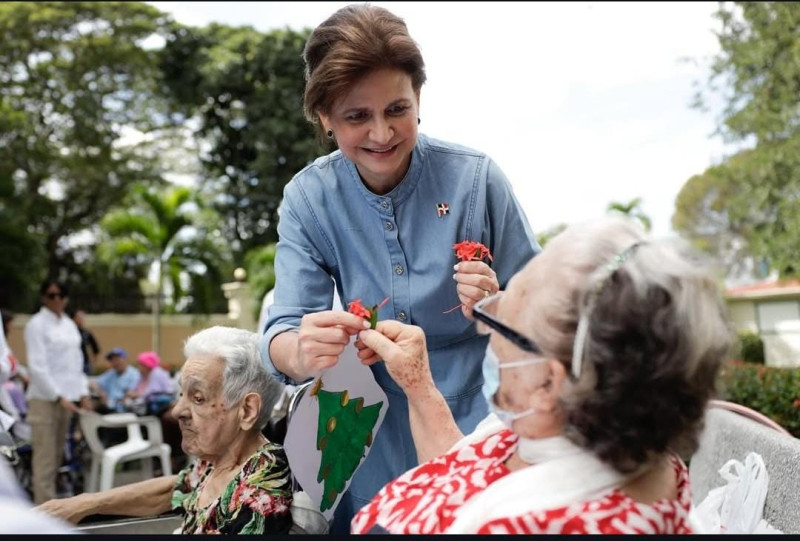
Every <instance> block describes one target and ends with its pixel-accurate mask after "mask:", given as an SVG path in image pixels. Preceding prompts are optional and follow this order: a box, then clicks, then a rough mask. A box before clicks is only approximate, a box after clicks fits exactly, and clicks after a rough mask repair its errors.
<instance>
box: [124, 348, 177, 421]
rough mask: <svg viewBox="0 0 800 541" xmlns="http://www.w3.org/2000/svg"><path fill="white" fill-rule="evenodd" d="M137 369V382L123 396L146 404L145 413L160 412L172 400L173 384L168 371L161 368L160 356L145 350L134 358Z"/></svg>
mask: <svg viewBox="0 0 800 541" xmlns="http://www.w3.org/2000/svg"><path fill="white" fill-rule="evenodd" d="M136 360H137V361H138V362H137V364H136V368H138V369H139V375H140V378H139V383H137V384H136V386H135V387H134V388H133V389H130V390H129V391H128V392H127V393H126V394H125V397H126V398H128V399H131V400H134V401H140V402H142V403H143V404H145V406H146V408H145V409H146V413H148V414H160V413H162V412H163V411H164V410H165V409H167V408H168V407H169V405H170V404H171V403H172V402H173V401H174V398H175V385H174V382H173V381H172V376H170V374H169V372H167V371H166V370H164V369H163V368H161V366H160V365H161V358H160V357H159V356H158V353H156V352H155V351H145V352H143V353H140V354H139V356H138V357H137V358H136Z"/></svg>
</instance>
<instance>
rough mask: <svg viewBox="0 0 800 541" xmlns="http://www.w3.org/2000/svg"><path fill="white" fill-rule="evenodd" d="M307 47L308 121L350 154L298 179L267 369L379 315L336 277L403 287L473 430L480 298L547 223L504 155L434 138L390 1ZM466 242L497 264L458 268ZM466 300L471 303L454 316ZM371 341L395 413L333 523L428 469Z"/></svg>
mask: <svg viewBox="0 0 800 541" xmlns="http://www.w3.org/2000/svg"><path fill="white" fill-rule="evenodd" d="M303 58H304V60H305V63H306V91H305V103H304V107H305V112H306V117H307V118H308V119H309V120H310V121H311V122H312V123H314V124H315V125H316V126H317V127H318V129H319V130H320V132H321V135H323V136H326V137H327V138H329V139H331V140H335V142H336V143H337V145H338V147H339V150H337V151H335V152H333V153H331V154H329V155H327V156H323V157H321V158H318V159H317V160H316V161H314V162H313V163H312V164H310V165H309V166H307V167H306V168H304V169H303V170H302V171H300V172H299V173H298V174H297V175H296V176H295V177H294V178H293V179H292V181H291V182H289V183H288V184H287V186H286V188H285V190H284V194H283V202H282V204H281V209H280V222H279V224H278V234H279V239H280V240H279V242H278V248H277V255H276V258H275V273H276V285H275V302H274V304H273V306H272V307H271V308H270V313H269V319H268V321H267V324H266V328H265V334H264V336H263V338H262V343H261V351H262V357H263V359H264V361H265V364H266V365H267V367H268V369H269V370H271V371H272V372H273V373H274V374H275V375H277V376H278V377H280V378H283V381H285V382H286V383H290V384H297V383H301V382H303V381H306V380H308V379H309V378H311V377H313V376H315V375H317V374H319V373H320V371H321V370H323V369H325V368H329V367H330V366H332V365H333V364H335V363H336V362H337V360H338V356H339V354H340V353H341V352H342V351H343V350H344V348H345V346H346V345H347V343H348V342H349V340H350V337H351V335H353V334H356V333H357V332H358V331H359V330H361V329H362V328H363V325H364V321H363V320H362V319H361V318H360V317H358V316H356V315H354V314H350V313H348V312H345V311H341V310H339V311H332V310H331V302H332V296H333V289H334V283H335V287H336V288H337V289H338V294H339V297H340V298H341V299H342V301H343V303H344V304H345V305H346V304H347V303H348V302H350V301H352V300H354V299H357V298H360V299H362V300H363V302H364V304H365V305H371V304H377V303H378V302H380V301H381V300H382V299H384V298H385V297H389V302H388V303H387V304H386V306H384V307H383V308H381V310H380V312H379V318H380V319H386V318H394V319H397V320H399V321H402V322H405V323H413V324H415V325H418V326H420V327H422V328H423V329H424V330H425V336H426V341H427V348H428V352H429V355H430V364H431V371H432V373H433V378H434V381H435V382H436V386H437V388H438V389H439V390H440V391H441V392H442V394H443V395H444V396H445V398H446V400H447V403H448V405H449V407H450V408H451V410H452V412H453V416H454V417H455V419H456V422H457V423H458V425H459V428H460V429H461V430H462V431H465V432H468V431H471V430H472V429H473V428H474V427H475V425H476V424H477V422H478V421H479V420H480V419H482V418H483V417H485V416H486V413H487V408H486V403H485V401H484V400H483V397H482V395H481V393H480V389H481V384H482V382H483V378H482V375H481V364H482V360H483V356H484V352H485V350H486V337H485V336H480V335H478V334H477V333H476V330H475V324H474V322H473V320H472V306H473V305H474V304H475V302H477V301H479V300H481V299H483V298H484V297H485V296H487V295H489V294H492V293H495V292H496V291H498V290H499V289H502V288H503V287H504V286H505V285H506V283H507V281H508V280H509V278H510V277H511V276H512V275H513V274H514V273H515V272H517V271H518V270H519V269H521V268H522V267H523V266H524V265H525V263H526V262H527V261H528V260H529V259H530V258H531V257H532V256H534V255H535V254H536V253H538V252H539V246H538V244H537V243H536V240H535V237H534V235H533V232H532V231H531V228H530V226H529V225H528V222H527V219H526V218H525V215H524V213H523V211H522V208H521V207H520V206H519V203H518V202H517V200H516V198H515V197H514V194H513V193H512V189H511V186H510V184H509V182H508V180H507V179H506V177H505V175H503V173H502V171H501V170H500V168H499V167H498V166H497V165H496V164H495V163H494V162H493V161H492V160H491V159H490V158H489V157H487V156H486V155H485V154H483V153H481V152H477V151H474V150H471V149H468V148H465V147H462V146H459V145H455V144H452V143H446V142H443V141H438V140H435V139H432V138H430V137H426V136H425V135H422V134H419V133H418V131H417V129H418V128H417V127H418V124H419V115H418V111H419V97H420V89H421V87H422V84H423V83H424V82H425V68H424V63H423V60H422V55H421V54H420V52H419V49H418V48H417V46H416V44H415V43H414V41H413V40H412V39H411V37H410V36H409V35H408V30H407V28H406V25H405V23H404V22H403V20H402V19H400V18H399V17H397V16H395V15H393V14H392V13H391V12H389V11H387V10H386V9H384V8H380V7H376V6H369V5H350V6H347V7H345V8H342V9H340V10H339V11H337V12H336V13H334V14H333V15H332V16H331V17H330V18H329V19H328V20H326V21H325V22H323V23H322V24H321V25H320V26H319V27H317V28H316V29H315V30H314V31H313V32H312V34H311V35H310V37H309V39H308V42H307V43H306V47H305V51H304V54H303ZM463 240H471V241H478V242H481V243H483V244H484V245H485V246H486V247H488V248H489V250H490V251H491V253H492V255H493V257H494V260H493V262H492V266H491V267H490V266H489V265H488V264H487V263H485V262H483V261H468V262H461V263H459V264H458V265H457V266H456V269H455V274H453V272H452V271H451V270H450V269H451V268H453V264H454V263H455V262H456V259H455V257H454V255H453V244H455V243H458V242H461V241H463ZM459 303H461V304H462V307H461V310H460V311H453V312H450V313H445V312H447V311H448V310H449V309H450V308H453V307H454V306H457V305H458V304H459ZM286 331H293V332H286ZM356 345H357V346H358V347H359V349H360V352H359V357H360V358H361V359H362V360H363V361H364V362H365V363H366V364H370V365H371V366H372V370H373V373H374V374H375V378H376V380H377V382H378V383H379V384H380V385H381V387H382V388H383V389H384V391H385V392H386V394H387V397H388V399H389V408H388V410H387V413H386V417H385V419H384V421H383V424H382V426H381V429H380V431H379V432H378V434H377V437H376V439H375V441H374V443H373V448H372V450H371V451H370V454H369V455H368V457H367V459H366V460H365V461H364V463H363V464H362V465H361V467H360V468H359V469H358V471H357V472H356V473H355V475H354V477H353V479H352V483H351V485H350V487H349V489H348V491H347V492H346V493H345V494H344V495H343V496H342V500H341V501H340V503H339V505H338V507H337V509H336V514H335V517H334V523H333V527H332V530H331V531H332V532H333V533H345V532H349V525H350V524H349V523H350V519H351V518H352V516H353V515H354V514H355V512H356V511H358V509H360V508H361V507H362V506H363V505H366V504H367V503H369V501H370V500H371V498H372V497H373V496H374V495H375V494H376V493H377V492H378V490H379V489H380V488H381V487H382V486H383V485H384V484H386V483H387V482H388V481H390V480H392V479H394V478H395V477H397V476H398V475H400V474H401V473H403V472H404V471H406V470H408V469H410V468H412V467H414V466H416V465H417V456H416V452H415V448H414V443H413V440H412V438H411V434H410V428H409V421H408V402H407V400H406V398H405V396H404V394H403V392H402V390H401V389H400V388H399V387H398V386H397V385H396V384H395V383H394V382H393V381H392V379H391V378H390V377H389V376H388V374H387V372H386V369H385V367H384V366H383V363H376V361H378V360H379V359H378V357H377V355H375V353H374V352H373V351H372V350H370V349H368V348H366V347H365V346H364V345H363V344H361V343H360V342H357V343H356ZM373 363H376V364H373Z"/></svg>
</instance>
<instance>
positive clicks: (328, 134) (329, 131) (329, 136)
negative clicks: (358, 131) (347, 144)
mask: <svg viewBox="0 0 800 541" xmlns="http://www.w3.org/2000/svg"><path fill="white" fill-rule="evenodd" d="M325 135H327V136H328V139H333V130H328V131H327V132H325Z"/></svg>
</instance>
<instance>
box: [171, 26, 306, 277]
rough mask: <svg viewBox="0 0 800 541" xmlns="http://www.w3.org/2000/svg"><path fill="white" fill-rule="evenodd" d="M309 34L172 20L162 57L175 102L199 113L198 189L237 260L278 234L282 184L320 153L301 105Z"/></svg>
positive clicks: (189, 113) (195, 115) (188, 111)
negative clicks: (209, 198) (203, 149)
mask: <svg viewBox="0 0 800 541" xmlns="http://www.w3.org/2000/svg"><path fill="white" fill-rule="evenodd" d="M307 36H308V31H303V32H294V31H292V30H289V29H285V30H275V31H272V32H270V33H267V34H262V33H260V32H258V31H256V30H254V29H252V28H250V27H240V28H233V27H229V26H225V25H219V24H211V25H209V26H208V27H204V28H191V27H184V26H177V27H176V28H175V30H174V31H173V32H172V34H171V35H170V37H169V38H168V41H167V45H166V47H165V48H164V50H163V53H162V56H161V66H162V70H163V72H164V74H165V83H166V86H167V88H168V89H169V91H170V92H171V93H172V95H173V97H174V99H175V102H176V104H177V105H176V106H181V107H182V112H183V114H184V115H186V116H187V117H193V118H196V119H198V120H199V125H200V127H199V129H198V130H197V136H198V137H200V138H202V139H203V140H204V141H206V142H207V143H208V145H209V146H210V149H209V151H208V152H207V153H205V154H204V155H203V165H204V170H205V176H206V181H205V183H204V186H203V189H204V190H206V191H208V192H209V193H211V194H212V195H213V197H214V206H215V208H216V209H217V210H218V211H219V212H220V213H221V215H222V217H223V221H224V232H225V236H226V238H227V239H228V240H229V242H230V244H231V247H232V249H233V251H234V259H235V262H236V264H237V265H238V266H241V265H242V264H243V263H244V261H245V259H244V256H245V254H246V253H247V252H248V251H250V250H251V249H253V248H258V247H263V246H265V245H267V244H269V243H272V242H275V241H277V239H278V237H277V223H278V214H277V210H278V206H279V204H280V202H281V199H282V197H283V187H284V186H285V185H286V183H287V182H288V181H289V180H290V179H291V178H292V176H293V175H294V174H295V173H297V172H298V171H300V170H301V169H302V168H303V167H305V166H306V165H307V164H308V163H309V162H310V161H311V160H313V159H314V158H315V157H316V156H318V155H319V154H320V151H321V149H320V147H319V144H318V142H317V141H316V139H315V137H314V133H313V130H312V128H311V126H310V124H309V123H308V122H307V121H306V120H305V118H304V116H303V111H302V100H303V90H304V86H305V81H304V77H303V63H302V58H301V54H302V50H303V46H304V44H305V40H306V38H307ZM181 104H182V105H181ZM250 276H253V274H250Z"/></svg>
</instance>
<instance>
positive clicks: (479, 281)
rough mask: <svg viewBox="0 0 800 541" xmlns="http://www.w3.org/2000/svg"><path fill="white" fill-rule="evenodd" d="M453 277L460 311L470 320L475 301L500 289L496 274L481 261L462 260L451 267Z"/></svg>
mask: <svg viewBox="0 0 800 541" xmlns="http://www.w3.org/2000/svg"><path fill="white" fill-rule="evenodd" d="M453 268H454V269H455V271H456V273H455V274H454V275H453V279H454V280H455V281H456V283H457V284H458V286H457V287H456V291H457V292H458V298H459V300H460V301H461V313H462V314H464V317H465V318H467V319H469V320H470V321H472V307H473V306H475V303H476V302H478V301H481V300H483V299H484V298H486V297H488V296H489V295H493V294H494V293H497V292H498V291H499V290H500V284H499V283H498V281H497V274H496V273H495V272H494V271H493V270H492V268H491V267H490V266H489V265H487V264H486V263H484V262H483V261H462V262H461V263H458V264H456V265H455V267H453Z"/></svg>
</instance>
